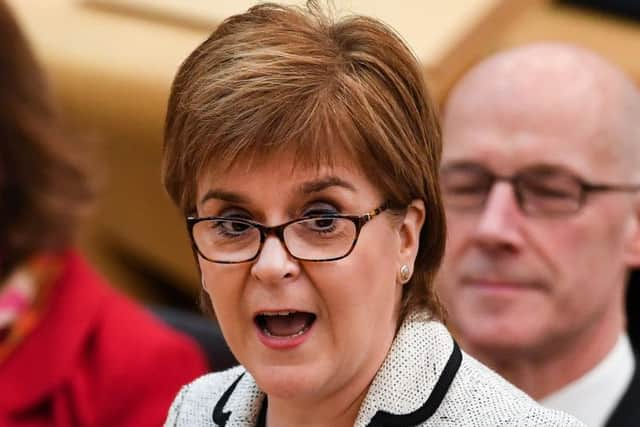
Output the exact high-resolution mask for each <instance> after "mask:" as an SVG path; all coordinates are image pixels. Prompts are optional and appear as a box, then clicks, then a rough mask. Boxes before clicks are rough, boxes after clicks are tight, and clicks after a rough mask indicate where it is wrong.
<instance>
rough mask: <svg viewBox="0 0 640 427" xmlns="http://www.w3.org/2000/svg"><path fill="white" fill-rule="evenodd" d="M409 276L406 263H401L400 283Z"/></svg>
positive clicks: (404, 281)
mask: <svg viewBox="0 0 640 427" xmlns="http://www.w3.org/2000/svg"><path fill="white" fill-rule="evenodd" d="M410 278H411V270H409V266H408V265H407V264H403V265H402V267H400V280H401V281H402V283H406V282H408V281H409V279H410Z"/></svg>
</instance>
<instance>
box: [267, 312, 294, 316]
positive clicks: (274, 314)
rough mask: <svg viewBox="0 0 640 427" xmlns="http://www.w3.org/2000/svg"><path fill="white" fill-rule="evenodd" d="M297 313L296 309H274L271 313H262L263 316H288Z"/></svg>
mask: <svg viewBox="0 0 640 427" xmlns="http://www.w3.org/2000/svg"><path fill="white" fill-rule="evenodd" d="M293 313H295V311H272V312H270V313H261V315H262V316H288V315H290V314H293Z"/></svg>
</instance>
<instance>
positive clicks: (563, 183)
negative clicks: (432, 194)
mask: <svg viewBox="0 0 640 427" xmlns="http://www.w3.org/2000/svg"><path fill="white" fill-rule="evenodd" d="M440 177H441V186H442V194H443V198H444V202H445V204H446V205H447V207H449V208H451V209H455V210H459V211H479V210H482V209H483V208H484V205H485V203H486V201H487V198H488V197H489V194H490V193H491V189H492V188H493V185H494V183H496V182H497V181H506V182H509V183H511V185H512V186H513V189H514V193H515V196H516V200H517V202H518V206H519V207H520V209H521V210H522V211H523V212H524V213H525V214H527V215H530V216H562V215H570V214H574V213H577V212H578V211H579V210H580V209H581V208H582V207H583V206H584V203H585V200H586V197H587V194H588V193H591V192H608V191H620V192H635V191H640V185H635V184H595V183H590V182H586V181H584V180H583V179H581V178H579V177H577V176H575V175H573V174H571V173H569V172H567V171H564V170H562V169H558V168H554V167H548V166H537V167H532V168H528V169H524V170H522V171H520V172H518V173H516V174H515V175H512V176H499V175H496V174H494V173H493V172H491V171H490V170H488V169H486V168H484V167H482V166H480V165H476V164H467V163H465V164H455V165H450V166H445V167H444V168H443V169H442V170H441V173H440Z"/></svg>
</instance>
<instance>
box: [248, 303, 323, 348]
mask: <svg viewBox="0 0 640 427" xmlns="http://www.w3.org/2000/svg"><path fill="white" fill-rule="evenodd" d="M315 321H316V315H315V314H313V313H308V312H304V311H273V312H261V313H258V314H257V315H256V316H255V318H254V322H255V324H256V326H257V327H258V330H259V331H260V335H261V338H262V341H263V342H264V343H265V344H266V345H268V346H269V347H277V348H288V347H292V346H297V345H298V344H301V343H302V342H303V341H304V335H305V334H306V333H307V332H308V331H309V330H310V329H311V327H312V326H313V324H314V322H315ZM300 338H302V340H301V339H300Z"/></svg>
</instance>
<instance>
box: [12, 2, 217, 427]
mask: <svg viewBox="0 0 640 427" xmlns="http://www.w3.org/2000/svg"><path fill="white" fill-rule="evenodd" d="M0 53H1V54H0V104H1V105H2V108H1V109H0V139H1V140H2V143H0V200H1V202H0V426H11V427H21V426H30V427H35V426H61V427H62V426H64V427H68V426H92V427H93V426H131V427H134V426H135V427H139V426H157V425H160V424H161V423H162V421H163V420H164V418H165V417H166V412H167V410H168V408H169V405H170V403H171V400H172V398H173V397H174V396H175V394H176V393H177V391H178V389H179V387H180V385H181V384H184V382H185V381H189V380H191V379H193V378H195V377H197V376H198V375H200V374H202V373H203V372H205V371H206V366H205V362H204V359H203V356H202V354H201V353H200V350H199V349H198V348H197V347H196V344H195V343H192V342H191V341H190V340H189V339H187V338H186V337H182V336H180V335H178V334H176V333H174V332H172V331H170V330H168V329H166V328H165V327H164V326H163V325H162V324H160V323H159V321H156V320H155V319H154V318H152V317H150V315H148V314H146V312H145V311H144V310H143V309H142V308H139V307H137V306H136V305H134V304H133V303H132V302H130V301H128V300H127V299H126V298H124V297H123V296H120V295H119V294H117V293H115V292H114V291H113V290H112V289H110V287H109V286H108V285H107V284H106V283H105V282H104V281H103V279H102V278H100V277H99V276H98V274H97V273H96V272H95V271H94V270H93V269H92V268H91V267H90V266H89V265H88V264H87V262H86V261H85V260H84V259H83V257H82V256H81V255H80V254H79V253H78V251H77V250H75V249H74V235H75V234H76V231H77V228H78V224H79V221H80V219H81V218H82V217H83V216H84V214H85V213H86V212H87V208H88V205H89V204H90V203H91V201H92V199H93V196H94V188H93V185H92V180H91V177H90V176H89V174H88V167H89V165H88V164H87V160H85V158H84V157H83V156H82V155H81V153H80V149H81V147H79V146H78V145H77V142H78V141H74V140H71V138H69V137H68V135H65V134H64V132H63V130H62V128H61V126H60V124H59V122H58V117H57V113H56V111H55V110H54V107H53V106H52V101H51V95H50V94H49V91H48V88H47V85H46V83H45V79H44V76H43V74H42V72H41V70H40V69H39V67H38V65H37V64H36V62H35V59H34V57H33V55H32V53H31V51H30V49H29V46H28V45H27V42H26V40H25V38H24V36H23V34H22V33H21V31H20V30H19V28H18V26H17V24H16V22H15V21H14V19H13V17H12V15H11V13H10V11H9V10H8V8H7V6H6V5H5V4H4V3H3V2H0ZM88 101H90V100H88Z"/></svg>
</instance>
